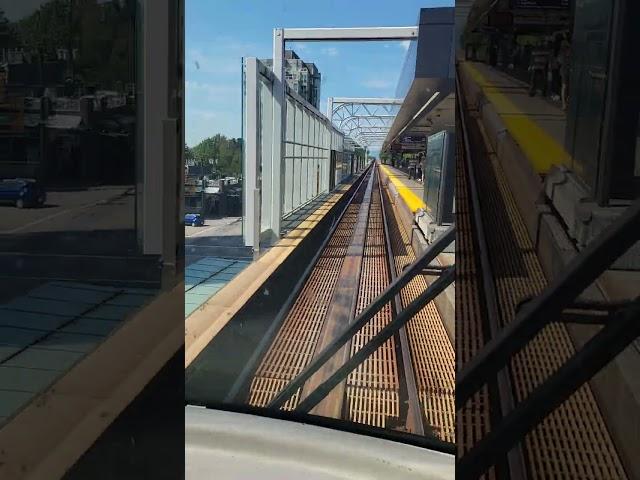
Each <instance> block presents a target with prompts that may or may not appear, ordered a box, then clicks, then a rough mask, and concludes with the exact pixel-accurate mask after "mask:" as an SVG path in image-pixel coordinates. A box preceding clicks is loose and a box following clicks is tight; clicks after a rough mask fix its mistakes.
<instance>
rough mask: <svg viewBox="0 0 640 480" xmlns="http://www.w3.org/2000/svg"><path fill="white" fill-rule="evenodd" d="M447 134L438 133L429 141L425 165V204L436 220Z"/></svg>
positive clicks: (430, 137) (429, 138)
mask: <svg viewBox="0 0 640 480" xmlns="http://www.w3.org/2000/svg"><path fill="white" fill-rule="evenodd" d="M444 140H445V132H440V133H436V134H435V135H431V136H429V137H428V139H427V158H426V162H425V163H426V165H425V175H424V179H425V188H424V189H425V197H424V198H425V204H426V209H427V213H428V214H429V215H430V216H431V218H433V219H435V218H436V212H437V211H438V202H439V197H440V181H441V177H442V160H443V157H442V155H443V152H444Z"/></svg>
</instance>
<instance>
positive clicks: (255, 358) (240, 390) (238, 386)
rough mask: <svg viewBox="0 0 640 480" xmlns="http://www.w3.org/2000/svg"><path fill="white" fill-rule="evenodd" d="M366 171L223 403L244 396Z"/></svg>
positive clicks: (361, 184)
mask: <svg viewBox="0 0 640 480" xmlns="http://www.w3.org/2000/svg"><path fill="white" fill-rule="evenodd" d="M369 168H372V167H371V166H369V167H367V169H369ZM367 169H365V170H364V171H363V172H362V174H361V175H360V177H359V178H358V179H357V182H358V184H356V185H355V188H354V189H353V193H352V194H351V196H350V197H349V199H348V200H347V201H346V203H345V205H344V207H343V208H342V210H340V211H339V212H336V214H335V216H334V218H333V221H332V223H331V226H330V227H329V231H328V232H327V235H326V237H325V238H324V240H323V241H322V243H321V244H320V246H319V247H318V250H317V252H316V254H315V255H314V256H313V258H312V259H311V262H309V265H308V266H307V268H306V269H305V270H304V272H302V275H300V278H299V280H298V282H297V283H296V284H295V286H294V287H293V291H292V292H291V294H289V296H288V297H287V299H286V300H285V302H284V303H283V304H282V307H281V308H280V310H279V311H278V314H277V315H276V318H275V319H274V321H273V322H272V323H271V325H270V326H269V329H268V330H267V331H266V332H265V334H264V336H263V337H262V340H261V341H260V343H259V344H258V346H257V347H256V349H255V350H254V352H253V355H251V358H250V359H249V361H248V362H247V364H246V365H245V366H244V368H243V369H242V372H240V375H239V376H238V378H237V379H236V381H235V382H234V384H233V385H232V387H231V389H230V390H229V392H228V393H227V396H226V397H225V402H229V403H234V402H237V401H239V400H240V399H241V397H242V396H243V395H244V393H245V390H246V389H247V388H248V385H249V383H250V381H251V378H252V377H253V375H254V374H255V372H256V370H257V369H258V362H259V361H260V359H261V358H263V357H264V355H265V353H266V351H267V349H268V348H269V345H270V344H271V342H272V341H273V338H274V337H275V336H276V333H277V332H278V329H279V328H280V326H281V325H282V322H283V321H284V319H285V318H286V316H287V314H288V313H289V310H290V309H291V306H292V305H293V303H294V302H295V300H296V298H297V296H298V294H299V293H300V291H301V290H302V287H303V286H304V284H305V283H306V281H307V279H308V278H309V276H310V275H311V272H312V271H313V269H314V268H315V266H316V264H317V263H318V260H319V259H320V257H321V255H322V252H323V251H324V249H325V247H326V246H327V244H328V243H329V240H331V237H332V236H333V233H334V232H335V231H336V229H337V228H338V225H339V224H340V220H341V219H342V217H344V215H345V213H346V212H347V209H348V208H349V205H351V203H352V202H353V199H354V198H355V197H356V195H357V194H358V192H359V191H360V188H362V187H363V185H365V183H364V180H365V179H366V178H368V177H367V175H372V174H373V172H370V173H367Z"/></svg>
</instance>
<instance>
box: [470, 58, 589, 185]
mask: <svg viewBox="0 0 640 480" xmlns="http://www.w3.org/2000/svg"><path fill="white" fill-rule="evenodd" d="M463 68H465V69H466V70H467V72H468V73H469V75H470V76H471V78H473V80H475V82H476V83H477V84H478V85H479V86H480V88H482V91H483V92H484V95H485V97H487V100H489V102H491V103H492V104H493V105H495V106H496V108H497V110H498V114H499V115H500V118H501V119H502V121H503V122H504V124H505V126H506V127H507V130H509V133H510V134H511V136H512V137H513V139H514V140H515V141H516V142H517V143H518V145H520V148H521V149H522V151H523V152H524V154H525V155H526V156H527V158H528V159H529V161H530V162H531V164H532V165H533V167H534V169H535V170H536V172H538V173H546V172H548V171H549V168H550V167H551V166H552V165H557V164H564V165H566V166H567V167H573V168H574V169H576V167H578V166H577V165H572V164H573V162H572V159H571V156H570V155H569V154H568V153H567V152H566V151H565V149H564V148H563V146H562V145H560V144H559V143H558V142H556V141H555V140H554V139H553V137H551V136H550V135H549V134H548V133H547V132H545V131H544V130H543V129H542V128H540V127H539V126H538V125H537V124H536V123H535V122H534V121H532V120H531V119H530V118H529V117H528V116H527V114H526V113H524V112H523V111H521V110H520V109H519V108H518V107H517V106H516V105H514V104H513V102H511V101H510V100H509V99H508V98H507V96H506V95H504V94H502V93H501V92H499V91H498V90H497V89H496V87H495V85H493V84H491V82H490V81H489V80H487V78H485V77H484V75H482V73H480V72H479V71H478V70H477V69H476V68H475V67H474V66H473V65H471V64H468V63H463Z"/></svg>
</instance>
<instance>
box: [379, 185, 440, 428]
mask: <svg viewBox="0 0 640 480" xmlns="http://www.w3.org/2000/svg"><path fill="white" fill-rule="evenodd" d="M379 175H380V173H379V172H378V178H380V176H379ZM378 193H379V194H380V210H381V213H382V225H383V228H384V240H385V246H386V250H387V264H388V266H389V275H390V276H391V281H394V280H395V279H396V278H397V277H398V274H397V272H396V262H395V259H394V255H393V247H392V246H391V237H390V235H389V223H388V222H387V212H386V208H387V202H385V199H384V193H383V191H382V183H381V182H378ZM437 267H439V265H438V266H434V267H433V270H436V271H437V273H435V275H434V276H437V275H440V274H442V272H443V271H444V269H439V268H437ZM422 273H425V271H424V269H423V270H422ZM393 312H394V314H395V315H398V314H400V312H402V300H401V299H400V293H396V294H395V295H394V296H393ZM398 339H399V343H400V354H401V357H402V369H403V370H404V377H403V378H404V382H403V383H404V385H403V387H404V389H405V390H406V394H407V400H408V402H407V404H406V408H405V407H403V406H401V414H402V415H401V419H405V426H406V428H407V430H408V431H410V432H413V433H416V434H418V435H424V434H425V432H426V431H427V421H426V418H425V415H424V412H423V410H422V407H421V406H420V398H419V397H418V387H417V382H416V375H415V372H414V370H413V360H412V356H411V347H410V346H409V337H408V336H407V330H406V328H405V327H404V326H402V327H400V328H399V329H398ZM405 409H406V411H403V410H405Z"/></svg>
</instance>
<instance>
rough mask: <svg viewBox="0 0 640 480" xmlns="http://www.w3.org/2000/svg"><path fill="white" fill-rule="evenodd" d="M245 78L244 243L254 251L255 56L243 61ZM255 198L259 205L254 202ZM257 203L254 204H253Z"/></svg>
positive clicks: (256, 208) (257, 214)
mask: <svg viewBox="0 0 640 480" xmlns="http://www.w3.org/2000/svg"><path fill="white" fill-rule="evenodd" d="M245 78H246V92H247V93H246V103H245V105H246V110H245V112H246V114H245V122H246V124H245V149H244V159H243V161H244V189H243V197H244V211H245V215H244V218H243V219H242V221H243V236H244V244H245V245H246V246H248V247H253V250H254V252H256V251H257V250H258V249H259V246H260V241H259V239H260V202H259V199H260V190H259V185H258V175H259V168H260V160H261V159H260V153H261V152H260V145H259V142H258V128H259V125H258V109H259V97H258V67H257V59H256V58H255V57H251V58H247V59H246V60H245ZM256 199H258V202H256ZM256 203H257V205H256Z"/></svg>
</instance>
